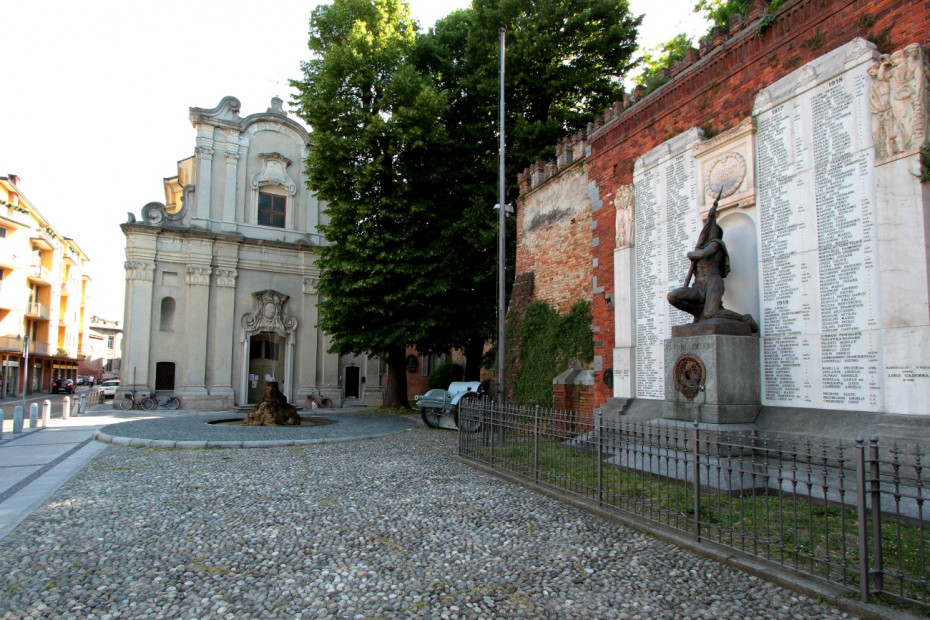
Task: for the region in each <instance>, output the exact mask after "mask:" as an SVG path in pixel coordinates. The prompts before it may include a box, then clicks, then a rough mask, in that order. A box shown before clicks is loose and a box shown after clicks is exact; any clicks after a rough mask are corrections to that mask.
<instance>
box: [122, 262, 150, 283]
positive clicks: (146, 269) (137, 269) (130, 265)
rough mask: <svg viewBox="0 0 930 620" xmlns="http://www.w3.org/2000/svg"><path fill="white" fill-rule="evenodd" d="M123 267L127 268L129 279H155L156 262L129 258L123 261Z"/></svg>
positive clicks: (127, 277)
mask: <svg viewBox="0 0 930 620" xmlns="http://www.w3.org/2000/svg"><path fill="white" fill-rule="evenodd" d="M123 267H124V268H125V269H126V279H127V280H145V281H148V282H153V281H154V280H155V263H147V262H145V261H138V260H128V261H126V262H125V263H123Z"/></svg>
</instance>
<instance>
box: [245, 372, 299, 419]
mask: <svg viewBox="0 0 930 620" xmlns="http://www.w3.org/2000/svg"><path fill="white" fill-rule="evenodd" d="M242 425H243V426H299V425H300V416H299V415H297V408H296V407H294V406H292V405H290V404H289V403H288V402H287V398H285V397H284V394H282V393H281V390H279V389H278V382H277V381H269V382H268V384H267V385H266V386H265V394H264V395H263V396H262V400H261V402H259V403H258V404H257V405H255V407H253V408H252V410H251V411H249V414H248V415H247V416H246V417H245V420H243V421H242Z"/></svg>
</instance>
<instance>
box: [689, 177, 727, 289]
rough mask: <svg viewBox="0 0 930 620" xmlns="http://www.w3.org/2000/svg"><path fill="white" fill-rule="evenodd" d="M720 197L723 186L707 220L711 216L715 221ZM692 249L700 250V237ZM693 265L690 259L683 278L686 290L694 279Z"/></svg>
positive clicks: (693, 262) (693, 261) (694, 262)
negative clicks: (689, 265) (686, 272)
mask: <svg viewBox="0 0 930 620" xmlns="http://www.w3.org/2000/svg"><path fill="white" fill-rule="evenodd" d="M721 196H723V186H722V185H721V186H720V191H719V192H717V199H716V200H714V206H712V207H711V208H710V211H709V212H708V213H707V218H708V219H710V217H711V215H713V217H714V219H715V220H716V219H717V205H718V204H719V203H720V197H721ZM694 249H695V250H700V249H701V237H700V235H698V242H697V243H696V244H695V246H694ZM695 264H696V261H695V260H694V259H693V258H692V259H691V267H690V268H688V275H687V276H685V288H688V287H689V286H691V278H693V277H694V266H695Z"/></svg>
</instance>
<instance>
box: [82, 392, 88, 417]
mask: <svg viewBox="0 0 930 620" xmlns="http://www.w3.org/2000/svg"><path fill="white" fill-rule="evenodd" d="M85 411H87V394H81V415H84V412H85Z"/></svg>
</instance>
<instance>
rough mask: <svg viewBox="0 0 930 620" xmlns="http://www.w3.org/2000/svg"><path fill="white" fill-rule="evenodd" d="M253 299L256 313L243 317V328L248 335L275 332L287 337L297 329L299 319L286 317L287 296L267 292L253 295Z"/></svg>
mask: <svg viewBox="0 0 930 620" xmlns="http://www.w3.org/2000/svg"><path fill="white" fill-rule="evenodd" d="M252 299H254V300H255V312H253V313H251V314H245V315H243V316H242V327H243V329H245V331H246V333H247V334H255V333H259V332H274V333H275V334H277V335H279V336H282V337H286V336H288V335H290V334H292V333H293V332H294V331H295V330H296V329H297V318H296V317H293V316H285V315H284V304H285V302H287V300H288V296H287V295H284V294H283V293H279V292H277V291H272V290H265V291H259V292H257V293H252Z"/></svg>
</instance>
